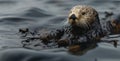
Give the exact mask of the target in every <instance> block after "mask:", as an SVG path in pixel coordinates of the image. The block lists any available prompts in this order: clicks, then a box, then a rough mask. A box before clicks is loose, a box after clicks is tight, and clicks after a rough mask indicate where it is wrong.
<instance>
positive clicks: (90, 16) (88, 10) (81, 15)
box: [67, 5, 98, 28]
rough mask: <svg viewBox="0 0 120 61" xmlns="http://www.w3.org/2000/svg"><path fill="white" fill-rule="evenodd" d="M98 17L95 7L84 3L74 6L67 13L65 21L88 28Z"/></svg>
mask: <svg viewBox="0 0 120 61" xmlns="http://www.w3.org/2000/svg"><path fill="white" fill-rule="evenodd" d="M96 19H98V13H97V11H96V10H95V9H93V8H92V7H90V6H86V5H77V6H74V7H73V8H72V9H71V10H70V12H69V15H68V19H67V22H68V23H69V24H70V25H71V26H77V27H84V28H89V27H91V25H92V24H93V23H94V22H95V21H96Z"/></svg>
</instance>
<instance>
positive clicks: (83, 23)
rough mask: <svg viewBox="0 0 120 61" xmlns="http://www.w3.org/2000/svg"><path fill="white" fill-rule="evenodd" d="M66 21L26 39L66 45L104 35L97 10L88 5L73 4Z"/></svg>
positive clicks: (85, 41)
mask: <svg viewBox="0 0 120 61" xmlns="http://www.w3.org/2000/svg"><path fill="white" fill-rule="evenodd" d="M66 22H67V23H66V25H65V26H62V27H61V28H57V29H56V30H52V31H50V32H47V33H46V32H43V33H39V35H38V37H34V36H33V37H29V38H28V39H27V40H26V41H28V40H31V39H32V40H34V39H39V40H41V41H42V42H43V43H44V44H45V45H48V44H49V43H53V42H54V43H55V44H56V45H58V47H66V46H71V45H79V44H81V43H95V42H99V41H100V38H101V37H103V36H104V33H103V30H102V27H101V24H100V20H99V15H98V12H97V11H96V10H95V9H94V8H92V7H90V6H86V5H77V6H74V7H73V8H72V9H71V10H70V12H69V15H68V18H67V21H66ZM61 25H62V24H61ZM20 31H21V29H20ZM21 32H22V31H21ZM25 37H27V36H25Z"/></svg>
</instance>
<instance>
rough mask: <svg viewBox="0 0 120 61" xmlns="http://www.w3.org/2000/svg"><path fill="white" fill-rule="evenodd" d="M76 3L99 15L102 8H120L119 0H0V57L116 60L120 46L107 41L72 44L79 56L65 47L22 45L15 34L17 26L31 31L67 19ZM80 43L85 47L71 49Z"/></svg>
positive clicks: (9, 60) (1, 60)
mask: <svg viewBox="0 0 120 61" xmlns="http://www.w3.org/2000/svg"><path fill="white" fill-rule="evenodd" d="M78 4H86V5H90V6H92V7H94V8H95V9H96V10H97V11H98V12H99V16H100V18H103V17H104V14H103V13H104V12H105V11H110V12H114V13H118V12H119V11H120V8H119V6H120V1H119V0H71V1H70V0H59V1H58V0H0V49H1V50H0V61H16V60H18V61H41V60H44V61H47V60H49V61H96V60H97V61H108V60H109V61H119V60H120V53H119V51H120V47H119V46H118V47H117V48H114V46H113V45H112V44H110V43H97V44H96V43H95V44H94V43H93V44H89V45H88V44H87V45H85V44H83V45H81V46H71V47H70V48H69V50H70V53H72V52H73V53H74V52H76V51H77V52H76V53H75V54H80V55H78V56H76V55H72V54H70V53H69V52H68V50H66V48H46V49H43V48H41V47H37V48H40V49H39V50H38V49H37V48H34V46H30V47H33V48H34V49H35V50H31V49H23V48H22V44H21V40H22V39H21V38H20V37H19V35H18V34H17V33H18V29H19V28H26V27H27V28H30V29H31V30H30V31H32V30H35V29H38V28H44V27H51V26H48V25H51V24H59V23H60V22H62V21H64V20H66V17H67V15H68V11H69V10H70V8H71V7H73V6H74V5H78ZM101 23H104V21H101ZM111 39H113V38H111ZM115 39H116V40H119V39H120V38H119V37H117V38H115ZM36 43H38V42H36ZM36 43H34V44H36ZM39 43H40V41H39ZM118 44H119V41H118ZM42 46H44V45H42ZM79 47H85V48H82V49H78V50H75V49H74V48H79ZM36 49H37V50H38V51H36ZM73 49H74V50H73ZM71 50H73V51H71Z"/></svg>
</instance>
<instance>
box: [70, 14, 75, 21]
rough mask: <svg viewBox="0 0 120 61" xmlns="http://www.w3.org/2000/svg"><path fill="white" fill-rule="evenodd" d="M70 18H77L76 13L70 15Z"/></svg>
mask: <svg viewBox="0 0 120 61" xmlns="http://www.w3.org/2000/svg"><path fill="white" fill-rule="evenodd" d="M69 19H72V20H76V19H77V17H76V16H75V14H72V15H71V16H70V17H69Z"/></svg>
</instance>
